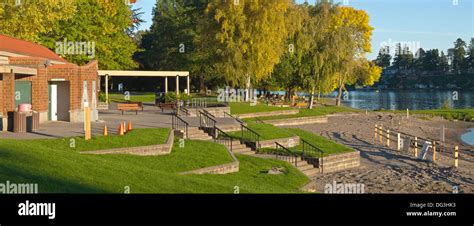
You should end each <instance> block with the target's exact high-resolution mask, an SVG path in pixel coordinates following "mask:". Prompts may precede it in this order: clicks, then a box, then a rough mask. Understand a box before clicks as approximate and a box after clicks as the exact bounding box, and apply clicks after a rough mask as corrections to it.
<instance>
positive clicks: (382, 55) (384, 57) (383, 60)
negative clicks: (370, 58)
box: [375, 46, 392, 69]
mask: <svg viewBox="0 0 474 226" xmlns="http://www.w3.org/2000/svg"><path fill="white" fill-rule="evenodd" d="M389 48H390V47H388V46H386V47H382V48H380V51H379V55H377V58H376V59H375V63H376V64H377V66H379V67H382V68H384V69H385V68H387V67H390V62H391V61H392V56H391V55H390V49H389Z"/></svg>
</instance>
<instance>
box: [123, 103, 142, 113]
mask: <svg viewBox="0 0 474 226" xmlns="http://www.w3.org/2000/svg"><path fill="white" fill-rule="evenodd" d="M127 104H137V105H138V107H139V108H141V109H142V111H143V102H131V101H129V102H128V103H127Z"/></svg>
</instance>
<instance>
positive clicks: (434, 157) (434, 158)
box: [433, 141, 436, 162]
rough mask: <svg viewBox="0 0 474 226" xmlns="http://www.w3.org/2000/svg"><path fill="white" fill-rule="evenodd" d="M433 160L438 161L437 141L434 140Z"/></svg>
mask: <svg viewBox="0 0 474 226" xmlns="http://www.w3.org/2000/svg"><path fill="white" fill-rule="evenodd" d="M433 162H436V141H433Z"/></svg>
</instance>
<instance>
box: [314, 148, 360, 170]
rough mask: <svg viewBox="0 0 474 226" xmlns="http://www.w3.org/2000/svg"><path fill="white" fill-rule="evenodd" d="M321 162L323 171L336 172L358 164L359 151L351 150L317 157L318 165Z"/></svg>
mask: <svg viewBox="0 0 474 226" xmlns="http://www.w3.org/2000/svg"><path fill="white" fill-rule="evenodd" d="M321 164H322V166H323V167H322V172H323V173H332V172H338V171H342V170H346V169H350V168H355V167H359V166H360V152H359V151H353V152H348V153H343V154H335V155H330V156H327V157H323V158H322V159H319V165H321Z"/></svg>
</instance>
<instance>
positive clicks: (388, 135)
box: [387, 130, 390, 147]
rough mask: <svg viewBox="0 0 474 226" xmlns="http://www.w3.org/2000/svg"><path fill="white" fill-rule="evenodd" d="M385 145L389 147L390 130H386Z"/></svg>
mask: <svg viewBox="0 0 474 226" xmlns="http://www.w3.org/2000/svg"><path fill="white" fill-rule="evenodd" d="M387 147H390V130H387Z"/></svg>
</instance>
